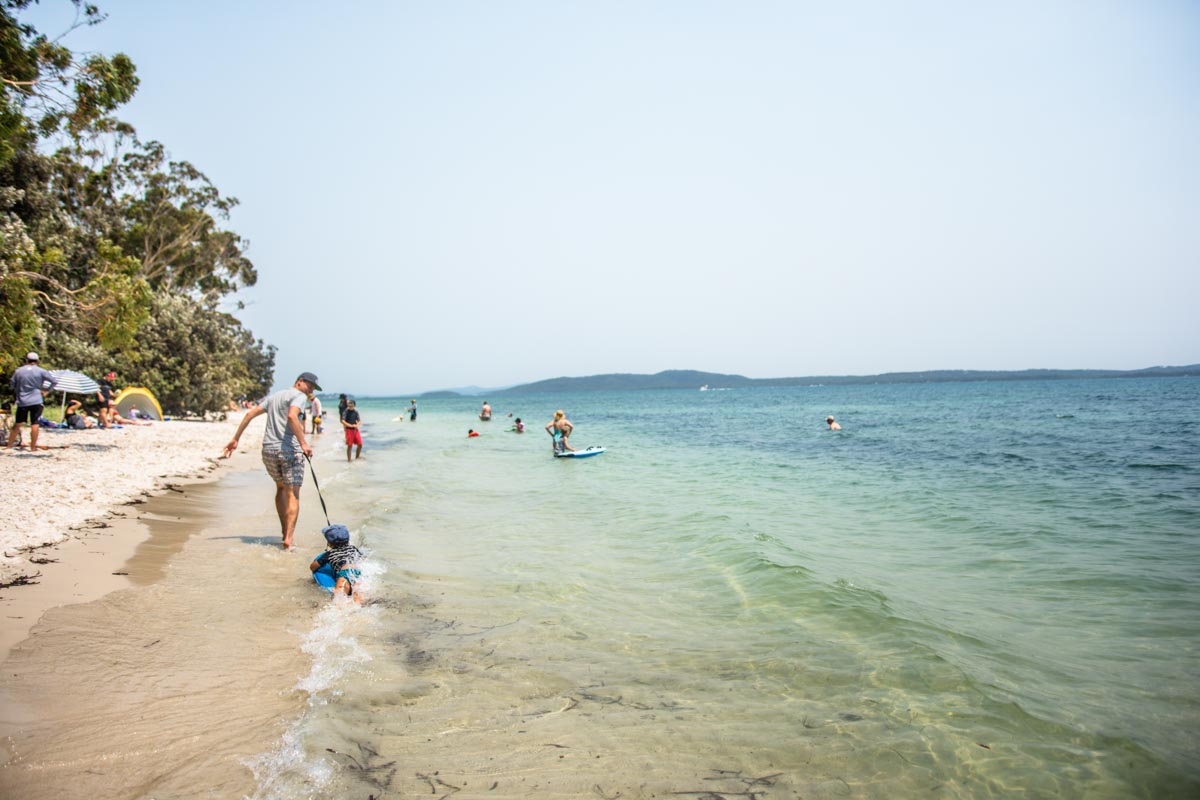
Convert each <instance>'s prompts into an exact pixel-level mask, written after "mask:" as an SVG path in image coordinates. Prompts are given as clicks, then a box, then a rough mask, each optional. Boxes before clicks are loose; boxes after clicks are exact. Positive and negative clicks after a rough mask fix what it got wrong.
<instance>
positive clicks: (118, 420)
mask: <svg viewBox="0 0 1200 800" xmlns="http://www.w3.org/2000/svg"><path fill="white" fill-rule="evenodd" d="M108 424H109V425H110V426H111V425H153V424H154V423H153V422H146V421H145V420H140V419H130V418H129V417H122V416H121V413H120V412H119V411H117V407H116V406H111V407H110V408H109V409H108Z"/></svg>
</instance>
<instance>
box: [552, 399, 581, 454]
mask: <svg viewBox="0 0 1200 800" xmlns="http://www.w3.org/2000/svg"><path fill="white" fill-rule="evenodd" d="M574 430H575V426H574V425H572V424H571V420H569V419H567V414H566V412H565V411H563V410H562V409H561V408H560V409H559V410H558V411H555V412H554V419H552V420H550V422H548V423H547V424H546V433H548V434H550V438H551V439H553V440H554V452H555V453H563V452H566V451H567V450H570V451H571V452H572V453H573V452H575V448H574V447H571V443H570V442H569V441H568V438H569V437H570V436H571V432H572V431H574Z"/></svg>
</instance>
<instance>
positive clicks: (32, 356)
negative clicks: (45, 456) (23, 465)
mask: <svg viewBox="0 0 1200 800" xmlns="http://www.w3.org/2000/svg"><path fill="white" fill-rule="evenodd" d="M47 382H49V384H50V386H49V387H48V388H49V389H53V388H54V387H55V386H56V385H57V384H56V383H55V380H54V376H53V375H51V374H50V373H49V372H47V371H46V370H44V369H42V368H41V367H40V366H38V354H37V353H29V354H27V355H26V356H25V364H24V365H22V366H20V367H17V368H16V370H14V371H13V374H12V379H11V380H10V381H9V382H8V385H9V386H11V387H12V390H13V394H15V395H16V396H17V417H16V421H15V422H14V423H13V428H12V430H11V431H10V432H9V434H8V447H9V449H12V447H13V446H14V445H16V443H17V442H18V441H20V439H21V424H22V423H23V422H26V421H27V422H29V451H30V452H31V453H32V452H34V451H36V450H37V440H38V431H39V430H41V428H40V427H39V426H38V420H39V419H40V418H41V416H42V409H43V405H42V401H43V400H44V399H45V394H46V391H47V389H46V388H43V387H44V385H45V384H46V383H47Z"/></svg>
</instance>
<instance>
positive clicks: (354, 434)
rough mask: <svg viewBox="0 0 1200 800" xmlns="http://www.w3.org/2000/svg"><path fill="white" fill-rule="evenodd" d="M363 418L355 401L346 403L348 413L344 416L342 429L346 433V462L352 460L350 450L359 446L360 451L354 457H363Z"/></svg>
mask: <svg viewBox="0 0 1200 800" xmlns="http://www.w3.org/2000/svg"><path fill="white" fill-rule="evenodd" d="M361 420H362V418H361V417H359V415H358V410H357V409H356V408H355V407H354V401H353V400H349V401H347V402H346V413H345V414H343V415H342V428H344V429H345V431H346V460H347V461H349V460H350V450H351V449H352V448H353V447H355V446H356V445H357V447H358V450H357V451H355V453H354V457H355V458H358V457H359V456H361V455H362V431H361V430H360V427H361V426H362V421H361Z"/></svg>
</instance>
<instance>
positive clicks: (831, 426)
mask: <svg viewBox="0 0 1200 800" xmlns="http://www.w3.org/2000/svg"><path fill="white" fill-rule="evenodd" d="M825 424H826V425H828V426H829V430H831V431H840V430H841V429H842V426H841V425H838V424H837V423H836V422H834V420H833V417H826V418H825Z"/></svg>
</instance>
